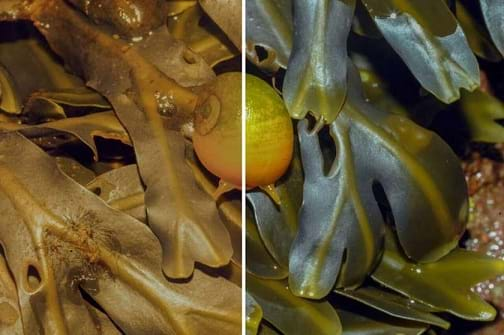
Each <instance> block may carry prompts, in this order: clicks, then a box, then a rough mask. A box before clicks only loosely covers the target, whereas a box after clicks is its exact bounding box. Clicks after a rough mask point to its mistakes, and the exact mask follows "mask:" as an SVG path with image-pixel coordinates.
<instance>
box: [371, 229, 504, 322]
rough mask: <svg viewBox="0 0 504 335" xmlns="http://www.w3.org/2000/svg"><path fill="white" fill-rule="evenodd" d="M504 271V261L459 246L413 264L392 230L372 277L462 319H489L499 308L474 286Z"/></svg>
mask: <svg viewBox="0 0 504 335" xmlns="http://www.w3.org/2000/svg"><path fill="white" fill-rule="evenodd" d="M468 269H470V271H468ZM502 273H504V261H502V260H499V259H495V258H492V257H489V256H486V255H482V254H478V253H476V252H473V251H468V250H464V249H459V248H457V249H455V250H453V251H452V252H451V253H449V254H448V255H446V256H445V257H443V258H441V259H440V260H438V261H437V262H434V263H427V264H417V263H414V262H412V261H411V260H409V259H408V258H406V257H405V256H404V255H403V253H402V251H401V250H400V247H399V245H398V243H397V241H396V239H395V236H394V234H393V233H392V232H391V231H389V233H388V234H387V239H386V243H385V253H384V254H383V258H382V260H381V262H380V264H379V265H378V267H377V269H376V270H375V271H374V272H373V274H372V277H373V279H375V280H376V281H377V282H379V283H381V284H382V285H385V286H386V287H389V288H391V289H392V290H394V291H397V292H399V293H401V294H403V295H405V296H407V297H409V298H411V299H414V300H416V301H419V302H421V303H423V304H426V305H428V306H430V307H432V308H434V309H436V310H438V311H444V312H449V313H452V314H454V315H456V316H458V317H460V318H463V319H468V320H479V321H488V320H493V319H494V317H495V314H496V311H495V309H494V308H493V307H492V306H491V305H489V304H488V303H487V302H485V301H484V300H483V298H481V297H480V296H479V295H478V294H477V293H475V292H473V291H472V287H474V286H475V285H476V284H478V283H480V282H483V281H485V280H490V279H494V278H495V277H497V276H499V275H502Z"/></svg>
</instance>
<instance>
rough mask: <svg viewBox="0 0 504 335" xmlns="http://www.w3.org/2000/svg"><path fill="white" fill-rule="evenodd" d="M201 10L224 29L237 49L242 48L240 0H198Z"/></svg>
mask: <svg viewBox="0 0 504 335" xmlns="http://www.w3.org/2000/svg"><path fill="white" fill-rule="evenodd" d="M198 1H199V4H200V5H201V7H202V8H203V10H204V11H205V12H206V13H207V14H208V16H210V18H211V19H212V20H213V21H214V22H215V23H216V24H217V25H218V26H219V27H220V28H221V29H222V31H224V33H225V34H226V35H227V36H228V37H229V39H230V40H231V42H233V44H234V45H235V47H236V48H238V50H240V51H241V49H242V20H241V19H242V1H241V0H198Z"/></svg>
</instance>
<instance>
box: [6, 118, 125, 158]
mask: <svg viewBox="0 0 504 335" xmlns="http://www.w3.org/2000/svg"><path fill="white" fill-rule="evenodd" d="M1 131H19V132H21V133H22V134H23V135H25V136H26V137H29V138H35V137H43V136H51V135H54V131H60V132H64V133H68V134H71V135H74V136H75V137H77V138H78V139H79V140H81V141H82V142H83V143H84V144H85V145H87V146H88V147H89V148H90V149H91V150H92V151H93V154H94V157H95V159H98V149H97V148H96V143H95V137H102V138H107V139H114V140H118V141H121V142H123V143H124V144H128V145H130V144H131V141H130V138H129V136H128V133H127V132H126V130H124V128H123V126H122V125H121V123H119V120H117V117H116V116H115V115H114V113H113V112H101V113H94V114H88V115H84V116H79V117H71V118H66V119H61V120H56V121H51V122H46V123H41V124H37V125H26V124H17V123H0V132H1Z"/></svg>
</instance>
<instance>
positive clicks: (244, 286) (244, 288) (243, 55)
mask: <svg viewBox="0 0 504 335" xmlns="http://www.w3.org/2000/svg"><path fill="white" fill-rule="evenodd" d="M246 1H247V0H242V54H241V56H242V132H241V134H242V137H241V138H242V142H241V148H242V150H241V153H242V157H241V161H242V171H241V172H242V185H241V187H242V188H241V189H242V192H241V201H242V202H241V205H242V206H241V210H242V213H241V214H242V219H241V220H242V222H241V223H242V224H241V226H242V268H241V272H242V291H241V292H242V335H245V326H246V318H247V313H246V306H245V305H246V296H245V290H246V281H245V277H246V275H245V272H246V268H247V267H246V264H247V257H246V253H245V248H246V246H245V233H246V229H247V225H246V224H245V214H246V212H245V210H246V200H245V192H246V191H247V189H246V180H245V177H246V168H245V165H246V164H245V163H246V152H245V150H246V143H245V140H246V130H245V128H246V127H245V122H246V116H247V112H246V110H245V104H246V94H247V92H246V91H245V87H246V85H245V74H246V60H245V52H246V50H247V49H246V48H247V46H246V42H245V29H246V28H247V27H246V25H245V21H246V20H245V19H246V18H245V13H246V5H247V4H246Z"/></svg>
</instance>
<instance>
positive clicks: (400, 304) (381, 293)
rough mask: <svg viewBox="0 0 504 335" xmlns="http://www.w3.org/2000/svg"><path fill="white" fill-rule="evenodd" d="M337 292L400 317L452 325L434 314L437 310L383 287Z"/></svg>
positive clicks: (437, 324)
mask: <svg viewBox="0 0 504 335" xmlns="http://www.w3.org/2000/svg"><path fill="white" fill-rule="evenodd" d="M336 293H337V294H339V295H342V296H345V297H347V298H350V299H352V300H355V301H358V302H360V303H362V304H364V305H366V306H368V307H371V308H373V309H376V310H378V311H381V312H383V313H385V314H388V315H390V316H392V317H396V318H398V319H403V320H410V321H416V322H420V323H424V324H429V325H434V326H438V327H441V328H443V329H448V328H449V327H450V323H449V322H448V321H445V320H443V319H441V318H440V317H438V316H437V315H435V314H432V312H435V311H437V310H435V309H431V308H429V307H428V306H425V305H423V304H421V303H418V302H415V301H414V300H411V299H409V298H406V297H404V296H400V295H397V294H394V293H390V292H388V291H385V290H383V289H378V288H375V287H372V286H365V287H360V288H358V289H356V290H336Z"/></svg>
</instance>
